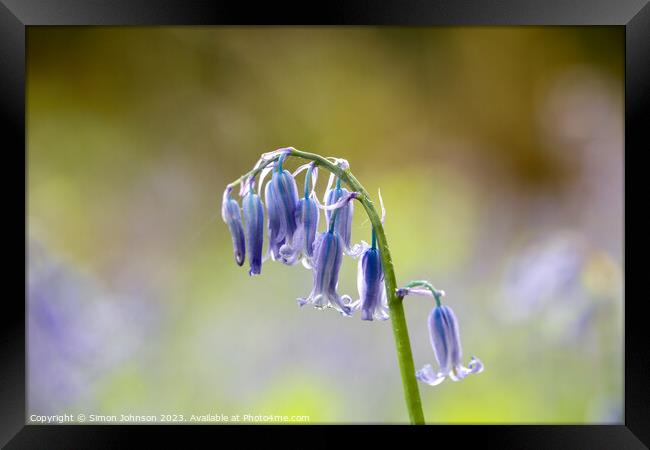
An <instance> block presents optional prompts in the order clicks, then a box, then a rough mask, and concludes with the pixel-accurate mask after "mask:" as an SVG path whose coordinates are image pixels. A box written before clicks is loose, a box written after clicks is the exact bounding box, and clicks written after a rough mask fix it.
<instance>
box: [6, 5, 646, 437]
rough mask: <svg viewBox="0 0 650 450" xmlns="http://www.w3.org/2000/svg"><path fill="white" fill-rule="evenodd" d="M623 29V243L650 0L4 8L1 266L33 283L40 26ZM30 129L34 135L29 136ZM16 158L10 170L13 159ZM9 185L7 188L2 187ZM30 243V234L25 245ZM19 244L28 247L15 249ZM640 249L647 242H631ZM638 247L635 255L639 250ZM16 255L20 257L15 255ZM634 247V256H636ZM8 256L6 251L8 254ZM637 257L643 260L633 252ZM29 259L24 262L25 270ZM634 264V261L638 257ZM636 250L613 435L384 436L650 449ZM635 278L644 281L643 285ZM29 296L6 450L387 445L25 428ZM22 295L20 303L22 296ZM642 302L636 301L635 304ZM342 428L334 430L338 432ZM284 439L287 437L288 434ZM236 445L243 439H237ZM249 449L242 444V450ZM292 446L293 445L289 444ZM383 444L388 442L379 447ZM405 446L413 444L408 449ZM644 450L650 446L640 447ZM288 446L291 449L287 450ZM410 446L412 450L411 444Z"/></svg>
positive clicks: (14, 316)
mask: <svg viewBox="0 0 650 450" xmlns="http://www.w3.org/2000/svg"><path fill="white" fill-rule="evenodd" d="M207 24H213V25H222V24H256V25H260V24H282V25H293V24H295V25H298V24H300V25H310V24H319V25H336V24H339V25H348V24H356V25H360V24H363V25H368V24H373V25H385V24H392V25H415V26H430V25H618V26H622V27H624V28H625V193H626V194H625V197H626V198H625V224H626V226H625V235H626V236H629V235H628V232H629V230H630V227H629V226H628V225H630V224H631V223H634V224H641V225H642V226H641V227H639V229H644V228H645V227H643V225H645V224H647V219H644V218H643V215H644V212H645V211H644V209H645V208H643V206H644V205H645V204H647V200H643V198H644V197H645V195H644V194H645V191H644V186H643V185H641V181H640V180H642V179H643V178H642V174H641V173H640V172H641V170H643V169H642V163H641V158H642V157H643V154H644V153H647V151H648V150H650V139H648V133H647V129H648V128H649V125H650V87H649V85H650V5H649V4H648V0H617V1H607V0H592V1H588V0H552V1H551V0H548V1H544V2H539V1H535V0H502V1H497V0H492V1H487V0H483V1H480V0H473V1H468V0H463V1H459V0H456V1H454V0H445V1H439V0H438V1H434V0H408V1H407V0H401V1H391V2H382V3H381V5H379V4H377V3H374V2H370V1H363V0H355V1H348V2H345V3H343V2H328V3H325V2H323V3H321V4H320V5H317V6H316V5H314V4H311V3H304V4H303V5H302V6H297V5H294V4H289V3H287V4H282V3H278V2H271V3H268V4H267V5H266V6H264V5H263V4H261V2H260V4H259V5H258V4H252V3H251V4H247V3H246V2H241V1H240V2H232V1H231V2H225V1H214V2H210V1H183V0H158V1H152V0H114V1H89V0H86V1H84V0H50V1H47V0H0V111H1V116H0V117H1V119H2V120H0V123H2V124H3V125H4V127H3V128H4V130H5V131H4V133H3V135H2V142H3V143H4V144H3V149H4V152H3V155H4V156H5V158H6V159H5V161H6V162H5V164H6V165H5V171H4V175H5V176H4V177H2V179H3V187H4V188H5V189H4V192H5V193H6V194H9V195H4V196H3V200H4V202H3V206H4V208H3V211H5V215H4V217H5V221H4V222H5V225H7V226H8V229H7V231H6V232H5V234H4V237H5V242H8V243H9V244H11V245H10V246H9V247H10V250H15V253H16V257H15V258H12V257H9V256H8V255H6V254H5V255H6V256H5V262H6V263H7V264H6V265H7V268H8V270H15V271H16V276H15V277H12V276H11V275H12V274H11V273H9V274H7V275H6V280H8V281H11V283H9V284H11V285H15V286H20V283H19V282H18V279H19V277H18V275H19V274H18V272H19V271H21V267H20V264H19V263H18V261H23V262H24V263H25V264H24V265H23V266H22V269H25V270H24V273H26V261H25V259H24V258H25V255H26V246H27V234H26V225H27V224H26V222H22V221H21V220H20V219H19V218H20V217H25V214H26V202H27V195H26V193H25V196H24V197H22V198H21V197H20V195H19V194H18V188H17V187H18V186H19V185H20V184H21V183H22V185H23V186H25V188H26V171H27V164H26V155H27V148H26V141H25V136H26V132H25V126H26V123H25V62H26V55H25V40H26V27H28V26H38V25H207ZM27 125H28V124H27ZM7 157H9V158H7ZM7 175H9V176H7ZM637 192H638V193H639V196H640V198H641V200H640V201H639V204H640V205H641V208H640V210H641V211H640V215H641V217H639V218H635V219H634V221H632V220H631V219H630V214H632V213H633V211H634V209H635V208H634V206H635V205H634V204H633V203H632V202H631V201H630V198H631V197H630V196H631V195H634V193H637ZM23 233H24V234H23ZM19 236H24V237H25V240H24V241H23V242H24V244H25V245H24V247H23V248H22V249H20V246H21V243H20V239H17V237H19ZM637 238H643V233H642V232H641V233H638V234H635V235H634V239H637ZM632 242H634V244H632ZM13 246H15V249H14V248H13ZM631 247H633V248H634V250H635V251H633V250H631ZM5 248H7V246H5ZM637 249H639V250H637ZM21 253H22V255H23V258H20V256H19V255H20V254H21ZM633 255H634V256H636V257H637V262H633V261H632V256H633ZM639 258H642V250H641V249H640V244H639V243H637V242H636V241H632V240H630V239H627V245H626V246H625V271H626V273H625V294H626V295H625V424H624V425H612V426H605V425H603V426H597V425H575V426H535V425H525V426H476V427H473V428H472V429H471V430H468V429H466V427H465V426H440V427H408V426H399V427H397V426H395V427H391V429H390V430H389V431H390V433H391V434H393V435H395V436H399V435H400V434H408V435H409V438H411V437H416V436H415V435H416V434H417V435H419V436H417V437H418V438H422V439H424V440H425V442H426V440H428V439H431V441H430V442H431V443H432V445H435V444H436V442H438V443H442V442H444V440H447V439H451V442H454V440H458V441H463V442H464V443H468V444H470V445H475V444H476V443H481V442H483V443H486V444H488V445H489V446H490V447H495V448H572V449H573V448H589V449H596V448H607V449H624V448H630V449H631V448H647V447H645V445H650V414H649V412H650V350H649V346H648V345H647V341H648V340H647V337H646V336H645V333H644V329H645V326H646V324H647V321H648V320H647V318H646V316H645V315H644V314H643V309H644V308H643V306H644V303H646V301H647V300H646V298H645V295H643V291H642V290H641V288H638V289H635V288H634V286H636V285H639V284H640V281H639V278H640V276H641V275H642V271H643V269H644V268H643V262H642V261H641V262H639V261H638V259H639ZM634 275H637V276H636V278H635V276H634ZM25 286H26V285H25V284H22V287H18V288H17V289H16V294H15V295H13V292H12V293H11V294H10V295H5V296H4V299H3V308H2V312H1V313H0V318H1V323H2V326H1V327H0V361H1V362H2V370H1V372H0V373H1V375H0V444H2V445H5V444H6V445H7V446H6V448H50V449H51V448H67V449H69V448H103V447H106V448H113V447H122V446H126V445H127V444H128V443H129V442H130V441H131V440H132V439H133V437H134V436H138V437H144V438H146V439H156V440H161V441H166V442H167V443H169V442H170V441H169V439H170V438H171V437H172V434H174V435H176V434H177V433H179V432H180V433H181V435H183V436H182V438H183V439H184V438H185V437H187V435H188V434H192V435H195V434H199V435H204V436H202V437H208V436H207V435H209V434H213V433H218V438H219V439H230V438H233V439H237V442H241V443H242V444H241V445H238V446H237V447H239V446H243V447H245V448H248V447H249V445H246V444H245V442H247V441H248V440H250V439H253V438H254V439H271V438H274V437H277V438H281V437H282V436H281V434H291V435H292V437H291V441H286V440H285V443H290V442H295V443H296V445H297V446H299V447H300V446H302V445H308V444H309V446H310V447H319V448H321V447H329V445H327V444H336V443H337V442H339V441H340V440H341V437H340V435H339V433H340V432H341V431H342V430H343V429H345V430H346V434H348V435H351V436H353V437H355V438H357V439H361V440H363V441H364V442H370V441H372V440H377V438H378V437H382V435H383V434H384V432H383V430H379V431H378V430H377V429H376V427H370V426H355V427H326V426H309V427H273V426H255V428H256V433H248V432H247V431H248V428H247V427H237V426H223V425H220V426H217V427H213V426H210V427H206V426H196V427H192V426H184V425H181V426H174V427H164V426H158V425H148V426H140V427H138V426H115V425H107V426H97V425H92V426H90V425H84V426H82V425H59V426H47V425H43V426H38V425H25V420H26V396H25V376H26V371H25V351H26V347H25V308H24V303H22V302H23V301H24V299H25V298H26V297H25V295H26V288H25ZM20 292H22V293H23V294H25V295H24V296H23V297H22V298H21V297H20V295H19V293H20ZM639 294H640V295H639ZM335 428H337V429H335ZM287 430H288V431H287ZM234 434H236V436H234ZM244 439H245V440H244ZM284 439H286V436H285V437H284ZM382 439H383V437H382ZM411 442H412V441H411V440H409V444H411ZM644 444H645V445H644ZM289 445H290V444H289ZM412 445H415V444H412Z"/></svg>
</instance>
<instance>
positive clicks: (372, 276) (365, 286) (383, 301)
mask: <svg viewBox="0 0 650 450" xmlns="http://www.w3.org/2000/svg"><path fill="white" fill-rule="evenodd" d="M372 237H373V242H372V244H373V245H372V246H368V244H367V243H366V242H363V241H362V243H361V245H362V246H363V250H362V253H361V256H360V258H359V265H358V269H357V288H358V290H359V299H358V300H356V301H355V302H354V303H353V304H352V305H350V306H351V308H352V309H353V310H357V309H360V310H361V320H386V319H388V318H389V316H388V299H387V296H386V286H385V284H384V270H383V267H382V263H381V255H380V254H379V249H378V248H377V246H376V241H375V233H374V231H373V236H372Z"/></svg>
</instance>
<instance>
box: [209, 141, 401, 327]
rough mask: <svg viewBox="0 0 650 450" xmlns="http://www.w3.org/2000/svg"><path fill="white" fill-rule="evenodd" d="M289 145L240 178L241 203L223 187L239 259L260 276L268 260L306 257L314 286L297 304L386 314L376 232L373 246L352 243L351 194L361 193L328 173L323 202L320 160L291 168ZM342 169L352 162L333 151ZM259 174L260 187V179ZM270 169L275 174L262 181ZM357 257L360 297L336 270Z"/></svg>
mask: <svg viewBox="0 0 650 450" xmlns="http://www.w3.org/2000/svg"><path fill="white" fill-rule="evenodd" d="M290 152H291V149H290V148H289V149H280V150H276V151H275V152H270V153H266V154H264V155H262V157H261V158H260V160H259V161H258V162H257V164H255V166H254V168H253V170H252V171H251V172H250V173H249V174H247V175H245V176H244V177H242V179H240V180H239V184H240V190H239V195H240V197H241V201H242V206H243V208H242V209H241V210H243V215H242V214H241V212H240V207H239V203H238V202H237V201H236V200H235V199H234V198H232V189H233V186H232V184H231V185H229V186H228V187H227V188H226V190H225V191H224V194H223V200H222V207H221V212H222V218H223V220H224V222H225V223H226V224H227V225H228V228H229V230H230V234H231V236H232V242H233V251H234V256H235V261H236V263H237V264H238V265H240V266H241V265H243V264H244V261H245V258H246V252H247V250H248V259H249V262H250V269H249V274H250V275H259V274H260V273H261V271H262V262H263V261H265V260H268V259H271V260H273V261H278V262H280V263H282V264H286V265H289V266H292V265H295V264H298V263H299V262H301V263H302V265H303V266H305V267H306V268H307V269H310V270H311V271H312V274H313V288H312V290H311V292H310V294H309V295H308V296H307V297H303V298H298V304H299V305H300V306H303V305H306V304H311V305H313V306H314V307H316V308H319V309H323V308H333V309H335V310H337V311H338V312H340V313H341V314H342V315H344V316H350V315H352V313H353V312H354V311H356V310H360V311H361V319H362V320H369V321H371V320H386V319H388V304H387V296H386V287H385V284H384V274H383V268H382V263H381V257H380V251H379V248H378V247H377V242H376V237H375V231H374V229H373V233H372V245H368V244H367V243H366V242H363V241H362V242H361V243H359V244H355V245H352V216H353V212H354V204H353V200H354V199H357V198H358V197H359V195H360V194H359V193H358V192H351V191H349V190H347V189H346V188H344V187H342V186H341V179H340V178H338V177H337V178H336V183H334V180H335V176H334V174H331V175H330V178H329V182H328V185H327V189H326V191H325V195H324V197H323V203H321V202H320V201H319V199H318V197H317V195H316V190H315V189H316V180H317V177H318V167H317V164H316V162H311V163H308V164H304V165H302V166H300V167H299V168H298V169H297V170H295V171H294V172H293V173H291V172H290V171H289V170H287V169H285V168H284V161H285V159H286V157H287V155H288V154H290ZM332 159H333V160H334V162H335V164H336V165H337V166H339V167H341V168H342V169H346V168H347V167H348V164H347V161H345V160H343V159H337V158H332ZM301 172H305V180H304V190H303V191H302V195H299V191H298V185H297V183H296V177H297V175H298V174H300V173H301ZM258 175H259V182H258V191H257V192H256V191H255V179H256V177H257V176H258ZM269 175H270V180H269V181H268V182H267V183H266V184H264V182H265V179H266V178H267V177H268V176H269ZM262 189H264V203H265V205H266V225H267V233H266V236H267V239H268V250H267V253H266V255H264V256H263V244H264V236H265V232H264V203H263V202H262V200H261V198H260V195H261V192H262ZM320 210H324V211H325V229H324V230H323V231H321V232H319V230H318V225H319V223H320V216H321V213H320ZM344 255H348V256H352V257H358V258H359V262H358V282H357V285H358V290H359V298H358V300H356V301H352V298H351V297H350V296H349V295H341V294H339V292H338V280H339V271H340V269H341V264H342V262H343V256H344Z"/></svg>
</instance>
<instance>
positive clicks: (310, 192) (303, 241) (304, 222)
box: [279, 163, 320, 269]
mask: <svg viewBox="0 0 650 450" xmlns="http://www.w3.org/2000/svg"><path fill="white" fill-rule="evenodd" d="M305 169H306V170H307V175H306V176H305V191H304V192H305V195H304V197H303V198H301V199H300V200H299V201H298V204H297V206H296V217H295V219H296V231H295V233H294V235H293V242H292V245H291V246H287V245H283V246H282V247H280V249H279V253H280V259H281V260H282V262H283V263H285V264H288V265H293V264H296V263H297V262H298V261H299V260H302V263H303V265H304V266H305V267H307V268H308V269H311V259H312V257H313V254H314V241H315V240H316V231H317V229H318V222H319V219H320V213H319V211H318V204H317V203H316V202H315V201H314V199H315V198H316V197H315V192H314V189H315V187H316V179H317V177H318V168H317V167H316V164H315V163H309V164H305V165H303V166H300V167H299V168H298V169H297V170H296V171H295V172H294V173H293V176H294V177H295V176H296V175H298V174H299V173H300V172H302V171H303V170H305Z"/></svg>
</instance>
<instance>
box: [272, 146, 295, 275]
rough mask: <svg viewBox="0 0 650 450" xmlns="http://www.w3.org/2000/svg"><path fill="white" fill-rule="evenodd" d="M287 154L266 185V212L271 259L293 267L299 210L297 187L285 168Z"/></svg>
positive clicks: (282, 156)
mask: <svg viewBox="0 0 650 450" xmlns="http://www.w3.org/2000/svg"><path fill="white" fill-rule="evenodd" d="M284 156H286V155H285V154H282V155H281V156H280V159H279V160H278V163H277V165H276V169H277V170H274V171H273V175H272V177H271V181H269V183H268V184H267V185H266V191H265V196H266V209H267V212H268V218H269V220H268V226H269V252H270V255H271V258H273V259H274V260H279V261H281V262H283V263H285V264H293V263H294V262H295V261H291V258H290V257H289V256H290V255H293V254H294V253H295V251H294V248H293V246H294V245H295V244H294V242H293V241H294V233H295V232H296V229H297V222H296V208H297V206H298V187H297V186H296V181H295V180H294V178H293V176H292V175H291V173H290V172H289V171H287V170H283V169H282V162H283V160H284Z"/></svg>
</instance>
